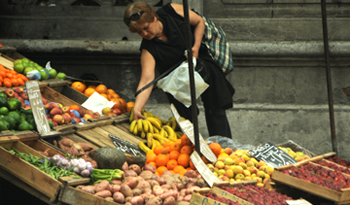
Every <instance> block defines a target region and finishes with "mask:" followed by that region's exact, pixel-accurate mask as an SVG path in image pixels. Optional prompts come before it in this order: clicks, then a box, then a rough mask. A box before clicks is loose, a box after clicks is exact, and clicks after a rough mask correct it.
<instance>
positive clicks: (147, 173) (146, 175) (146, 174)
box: [139, 165, 155, 180]
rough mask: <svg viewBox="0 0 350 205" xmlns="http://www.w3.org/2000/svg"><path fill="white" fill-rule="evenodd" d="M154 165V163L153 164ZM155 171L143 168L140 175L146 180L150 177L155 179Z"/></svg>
mask: <svg viewBox="0 0 350 205" xmlns="http://www.w3.org/2000/svg"><path fill="white" fill-rule="evenodd" d="M151 166H152V165H151ZM153 175H155V174H153V172H152V171H150V170H143V171H142V172H141V173H140V175H139V176H140V177H142V178H143V179H145V180H148V179H153Z"/></svg>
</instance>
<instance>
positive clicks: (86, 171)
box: [80, 169, 90, 177]
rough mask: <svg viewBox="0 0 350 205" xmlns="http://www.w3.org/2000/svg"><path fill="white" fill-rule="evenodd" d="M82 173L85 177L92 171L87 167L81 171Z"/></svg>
mask: <svg viewBox="0 0 350 205" xmlns="http://www.w3.org/2000/svg"><path fill="white" fill-rule="evenodd" d="M80 175H81V176H83V177H88V176H89V175H90V171H89V170H87V169H84V170H83V171H81V172H80Z"/></svg>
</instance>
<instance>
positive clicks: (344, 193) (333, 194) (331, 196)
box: [271, 156, 350, 204]
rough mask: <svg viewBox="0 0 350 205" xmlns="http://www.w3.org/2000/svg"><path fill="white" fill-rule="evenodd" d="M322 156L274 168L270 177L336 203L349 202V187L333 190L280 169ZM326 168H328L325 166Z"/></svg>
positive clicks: (319, 157) (318, 158)
mask: <svg viewBox="0 0 350 205" xmlns="http://www.w3.org/2000/svg"><path fill="white" fill-rule="evenodd" d="M322 158H323V156H316V157H313V158H310V159H308V160H304V161H301V162H298V163H296V164H294V165H287V166H282V167H278V168H275V170H274V172H273V174H272V176H271V179H272V180H273V181H274V182H277V183H281V184H285V185H287V186H291V187H294V188H296V189H300V190H303V191H305V192H308V193H311V194H313V195H316V196H319V197H322V198H325V199H328V200H331V201H334V202H335V203H336V204H347V203H350V188H346V189H341V190H340V191H337V190H333V189H330V188H327V187H323V186H320V185H317V184H314V183H311V182H307V181H305V180H302V179H299V178H297V177H293V176H290V175H286V174H284V173H283V172H282V171H283V170H284V169H288V168H290V167H292V166H296V167H297V166H300V165H301V164H304V163H312V161H315V160H320V159H322ZM327 169H328V168H327Z"/></svg>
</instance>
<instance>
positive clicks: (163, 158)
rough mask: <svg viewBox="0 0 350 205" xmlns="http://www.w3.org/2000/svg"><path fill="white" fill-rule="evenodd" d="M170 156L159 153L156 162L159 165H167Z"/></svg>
mask: <svg viewBox="0 0 350 205" xmlns="http://www.w3.org/2000/svg"><path fill="white" fill-rule="evenodd" d="M168 160H169V159H168V157H167V156H166V155H165V154H158V155H157V157H156V164H157V166H158V167H160V166H166V164H167V163H168Z"/></svg>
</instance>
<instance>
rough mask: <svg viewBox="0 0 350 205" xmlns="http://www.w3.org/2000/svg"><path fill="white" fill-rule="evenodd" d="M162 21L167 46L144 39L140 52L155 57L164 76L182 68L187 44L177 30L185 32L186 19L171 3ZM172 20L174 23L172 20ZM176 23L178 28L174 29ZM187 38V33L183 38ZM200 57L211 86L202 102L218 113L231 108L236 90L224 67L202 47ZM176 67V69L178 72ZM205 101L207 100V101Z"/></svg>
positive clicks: (160, 12)
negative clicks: (218, 109)
mask: <svg viewBox="0 0 350 205" xmlns="http://www.w3.org/2000/svg"><path fill="white" fill-rule="evenodd" d="M157 14H158V17H159V20H160V21H161V22H162V24H163V32H164V34H165V36H166V37H167V38H168V42H164V41H162V40H159V39H158V38H153V39H152V40H147V39H142V42H141V46H140V51H142V50H143V49H146V50H147V51H148V52H150V54H151V55H152V56H153V57H154V59H155V61H156V69H157V70H158V72H159V73H160V74H161V73H164V72H165V71H167V70H169V69H170V68H171V67H174V66H176V67H177V66H178V65H180V64H181V63H182V62H183V61H184V60H186V57H185V55H184V51H185V50H186V48H185V44H184V42H183V40H182V37H181V35H180V34H179V32H178V29H177V28H176V26H178V27H179V29H180V31H185V23H184V18H183V17H182V16H180V15H178V14H177V13H176V12H175V10H174V9H173V7H172V6H171V5H170V3H168V4H166V5H165V6H163V7H162V8H160V9H158V10H157ZM171 18H173V19H174V20H172V19H171ZM174 23H176V25H174ZM193 33H194V27H193V26H191V39H192V40H191V42H192V45H193V43H194V35H193ZM182 35H184V33H183V34H182ZM199 57H200V58H201V59H203V60H204V61H205V62H206V65H207V67H209V68H210V69H209V70H210V80H209V81H210V82H208V84H209V85H210V86H209V88H208V89H207V90H206V91H205V92H204V93H203V94H205V96H203V94H202V100H203V102H204V107H205V108H206V109H210V110H215V109H217V108H222V109H227V108H231V107H232V104H233V100H232V96H233V94H234V92H235V91H234V89H233V87H232V85H231V84H230V83H229V82H228V81H227V80H226V78H225V76H224V74H223V72H222V69H221V67H220V66H219V64H217V63H216V62H215V60H213V58H212V57H211V56H210V54H209V53H208V52H207V50H206V49H203V47H201V49H200V51H199ZM176 67H175V68H176ZM204 99H206V100H204Z"/></svg>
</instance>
